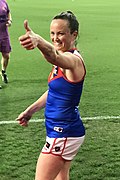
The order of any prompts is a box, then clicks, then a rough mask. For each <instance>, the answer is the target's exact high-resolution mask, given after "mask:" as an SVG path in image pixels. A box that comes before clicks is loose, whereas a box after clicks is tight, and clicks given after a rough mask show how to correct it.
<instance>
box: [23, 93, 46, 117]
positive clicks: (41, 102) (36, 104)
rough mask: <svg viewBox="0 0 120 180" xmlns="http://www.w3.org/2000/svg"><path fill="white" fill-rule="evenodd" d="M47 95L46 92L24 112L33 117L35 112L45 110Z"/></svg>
mask: <svg viewBox="0 0 120 180" xmlns="http://www.w3.org/2000/svg"><path fill="white" fill-rule="evenodd" d="M47 94H48V92H47V91H46V92H45V93H44V94H43V95H42V96H41V97H40V98H39V99H38V100H37V101H36V102H34V103H33V104H32V105H30V106H29V107H28V108H27V109H26V110H25V111H24V112H25V113H27V114H29V115H30V116H32V115H33V114H34V113H35V112H37V111H39V110H40V109H42V108H44V107H45V105H46V99H47Z"/></svg>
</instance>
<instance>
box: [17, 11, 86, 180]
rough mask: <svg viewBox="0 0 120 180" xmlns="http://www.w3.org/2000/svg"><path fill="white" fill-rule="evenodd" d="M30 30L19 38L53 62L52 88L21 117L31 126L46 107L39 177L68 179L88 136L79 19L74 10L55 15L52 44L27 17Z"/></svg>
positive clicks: (28, 48)
mask: <svg viewBox="0 0 120 180" xmlns="http://www.w3.org/2000/svg"><path fill="white" fill-rule="evenodd" d="M24 27H25V30H26V33H25V35H22V36H21V37H20V38H19V40H20V44H21V45H22V47H24V48H25V49H27V50H31V49H34V48H36V47H37V48H38V49H39V50H40V52H41V53H42V54H43V56H44V57H45V59H46V60H47V61H48V62H49V63H51V64H53V68H52V71H51V73H50V75H49V77H48V86H49V88H48V90H47V91H46V92H45V93H44V94H43V95H42V96H41V97H40V98H39V99H38V100H37V101H36V102H34V103H33V104H32V105H30V106H29V107H28V108H27V109H26V110H25V111H24V112H22V113H21V114H20V115H19V116H18V118H17V120H18V121H19V124H20V125H22V126H27V125H28V121H29V120H30V118H31V117H32V115H33V114H34V113H35V112H37V111H39V110H40V109H42V108H44V107H45V125H46V132H47V137H46V143H45V145H44V147H43V149H42V152H41V154H40V156H39V158H38V163H37V167H36V177H35V179H36V180H38V179H42V180H46V179H47V180H68V179H69V169H70V165H71V161H72V160H73V158H74V157H75V156H76V154H77V152H78V150H79V148H80V146H81V145H82V143H83V141H84V137H85V128H84V125H83V123H82V119H81V117H80V114H79V109H78V105H79V102H80V98H81V94H82V88H83V83H84V77H85V74H86V70H85V66H84V62H83V59H82V57H81V55H80V53H79V51H78V50H77V48H76V39H77V36H78V32H79V23H78V21H77V19H76V17H75V15H74V14H73V13H72V12H71V11H66V12H62V13H60V14H58V15H57V16H55V17H54V18H53V19H52V22H51V25H50V37H51V40H52V44H51V43H49V42H48V41H46V40H45V39H44V38H42V37H41V36H40V35H38V34H35V33H34V32H33V31H32V30H31V28H30V27H29V25H28V21H27V20H25V21H24Z"/></svg>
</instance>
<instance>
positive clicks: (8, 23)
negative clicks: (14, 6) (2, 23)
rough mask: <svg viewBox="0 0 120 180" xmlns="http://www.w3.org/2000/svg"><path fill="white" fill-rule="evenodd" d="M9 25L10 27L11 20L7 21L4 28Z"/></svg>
mask: <svg viewBox="0 0 120 180" xmlns="http://www.w3.org/2000/svg"><path fill="white" fill-rule="evenodd" d="M11 25H12V20H10V19H9V20H8V21H7V23H6V26H7V27H10V26H11Z"/></svg>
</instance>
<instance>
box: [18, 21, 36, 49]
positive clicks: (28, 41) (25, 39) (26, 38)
mask: <svg viewBox="0 0 120 180" xmlns="http://www.w3.org/2000/svg"><path fill="white" fill-rule="evenodd" d="M24 28H25V30H26V34H25V35H22V36H21V37H19V41H20V44H21V45H22V47H24V48H25V49H27V50H32V49H34V48H36V47H37V45H38V35H37V34H35V33H34V32H33V31H32V30H31V28H30V27H29V25H28V21H27V20H25V21H24Z"/></svg>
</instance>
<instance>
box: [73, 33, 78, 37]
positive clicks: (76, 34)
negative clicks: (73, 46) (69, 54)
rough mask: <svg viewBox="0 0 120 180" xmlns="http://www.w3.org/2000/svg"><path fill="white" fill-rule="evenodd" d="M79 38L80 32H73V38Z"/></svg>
mask: <svg viewBox="0 0 120 180" xmlns="http://www.w3.org/2000/svg"><path fill="white" fill-rule="evenodd" d="M77 36H78V32H77V31H74V32H73V37H74V38H75V39H76V38H77Z"/></svg>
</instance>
